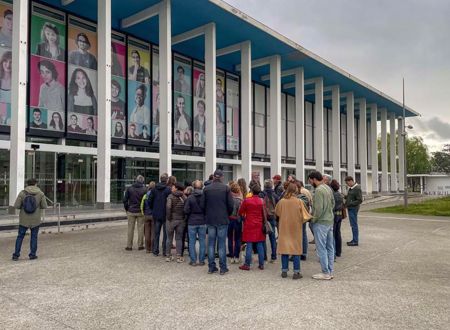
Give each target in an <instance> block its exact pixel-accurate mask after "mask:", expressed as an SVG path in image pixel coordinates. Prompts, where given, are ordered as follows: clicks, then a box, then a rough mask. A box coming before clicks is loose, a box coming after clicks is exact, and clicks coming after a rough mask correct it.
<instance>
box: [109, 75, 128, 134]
mask: <svg viewBox="0 0 450 330" xmlns="http://www.w3.org/2000/svg"><path fill="white" fill-rule="evenodd" d="M125 118H126V108H125V79H124V78H121V77H118V76H113V77H112V79H111V135H112V137H115V138H122V139H124V138H125V130H124V128H125Z"/></svg>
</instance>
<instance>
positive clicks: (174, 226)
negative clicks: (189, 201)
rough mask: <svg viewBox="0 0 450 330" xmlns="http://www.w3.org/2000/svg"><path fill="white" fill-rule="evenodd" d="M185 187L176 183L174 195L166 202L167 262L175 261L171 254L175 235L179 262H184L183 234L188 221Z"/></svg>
mask: <svg viewBox="0 0 450 330" xmlns="http://www.w3.org/2000/svg"><path fill="white" fill-rule="evenodd" d="M183 191H184V186H183V185H182V184H181V183H178V182H177V183H175V186H174V188H173V191H172V194H170V195H169V197H167V202H166V229H167V242H166V251H167V258H166V261H167V262H170V261H172V260H173V256H172V253H171V250H172V242H173V236H174V233H175V242H176V249H177V262H184V259H183V256H182V253H183V251H182V250H183V233H184V228H185V227H186V220H185V218H184V201H185V199H186V197H185V196H184V194H183Z"/></svg>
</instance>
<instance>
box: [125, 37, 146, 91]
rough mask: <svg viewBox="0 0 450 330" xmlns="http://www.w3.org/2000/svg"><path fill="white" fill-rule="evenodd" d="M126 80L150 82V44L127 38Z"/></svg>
mask: <svg viewBox="0 0 450 330" xmlns="http://www.w3.org/2000/svg"><path fill="white" fill-rule="evenodd" d="M127 71H128V80H129V81H137V82H139V83H142V84H146V85H149V84H150V45H149V44H147V43H143V42H140V41H136V40H134V39H131V38H129V39H128V70H127Z"/></svg>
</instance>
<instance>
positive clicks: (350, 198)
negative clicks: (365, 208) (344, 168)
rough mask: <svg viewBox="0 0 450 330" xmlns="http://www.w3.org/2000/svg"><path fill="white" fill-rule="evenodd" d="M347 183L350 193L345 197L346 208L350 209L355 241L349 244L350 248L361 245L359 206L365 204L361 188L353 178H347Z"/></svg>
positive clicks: (349, 214) (349, 213)
mask: <svg viewBox="0 0 450 330" xmlns="http://www.w3.org/2000/svg"><path fill="white" fill-rule="evenodd" d="M345 183H346V184H347V186H348V188H349V189H348V193H347V196H346V197H345V206H346V207H347V209H348V218H349V220H350V226H351V227H352V234H353V239H352V240H351V241H350V242H347V245H348V246H358V244H359V229H358V211H359V206H360V205H361V203H362V202H363V198H362V191H361V187H360V186H359V185H358V184H357V183H356V182H355V180H353V178H352V177H351V176H348V177H346V178H345Z"/></svg>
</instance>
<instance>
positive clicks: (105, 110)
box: [97, 0, 111, 208]
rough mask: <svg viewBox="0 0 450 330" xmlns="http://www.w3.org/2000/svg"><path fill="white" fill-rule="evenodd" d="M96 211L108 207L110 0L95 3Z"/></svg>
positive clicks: (109, 166)
mask: <svg viewBox="0 0 450 330" xmlns="http://www.w3.org/2000/svg"><path fill="white" fill-rule="evenodd" d="M97 15H98V25H97V26H98V68H99V70H98V134H97V208H105V207H106V206H107V205H109V203H110V183H111V0H98V12H97Z"/></svg>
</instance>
